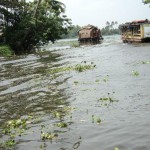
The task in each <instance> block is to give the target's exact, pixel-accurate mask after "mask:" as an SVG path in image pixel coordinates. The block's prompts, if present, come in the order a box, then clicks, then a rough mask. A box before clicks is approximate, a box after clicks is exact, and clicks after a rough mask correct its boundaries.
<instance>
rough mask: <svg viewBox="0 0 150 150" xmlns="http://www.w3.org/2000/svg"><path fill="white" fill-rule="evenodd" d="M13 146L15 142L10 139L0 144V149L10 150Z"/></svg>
mask: <svg viewBox="0 0 150 150" xmlns="http://www.w3.org/2000/svg"><path fill="white" fill-rule="evenodd" d="M15 145H16V141H15V140H14V139H12V138H10V139H8V140H7V141H5V142H2V143H0V148H3V149H10V148H12V147H13V146H15Z"/></svg>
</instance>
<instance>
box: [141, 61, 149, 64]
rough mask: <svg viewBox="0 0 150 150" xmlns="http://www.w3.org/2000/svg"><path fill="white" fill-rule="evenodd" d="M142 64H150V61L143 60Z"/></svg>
mask: <svg viewBox="0 0 150 150" xmlns="http://www.w3.org/2000/svg"><path fill="white" fill-rule="evenodd" d="M141 63H142V64H150V61H142V62H141Z"/></svg>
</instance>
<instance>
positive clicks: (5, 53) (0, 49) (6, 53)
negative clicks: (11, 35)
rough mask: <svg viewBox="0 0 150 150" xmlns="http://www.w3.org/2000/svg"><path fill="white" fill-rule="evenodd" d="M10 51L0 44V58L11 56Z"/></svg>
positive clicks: (7, 47)
mask: <svg viewBox="0 0 150 150" xmlns="http://www.w3.org/2000/svg"><path fill="white" fill-rule="evenodd" d="M12 53H13V52H12V50H11V48H10V47H9V46H8V45H4V44H3V45H2V44H0V56H11V55H12Z"/></svg>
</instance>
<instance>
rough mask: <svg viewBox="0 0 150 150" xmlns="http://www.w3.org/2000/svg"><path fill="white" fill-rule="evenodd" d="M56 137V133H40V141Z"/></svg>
mask: <svg viewBox="0 0 150 150" xmlns="http://www.w3.org/2000/svg"><path fill="white" fill-rule="evenodd" d="M56 137H58V134H57V133H44V132H43V133H42V134H41V139H42V140H52V139H53V138H56Z"/></svg>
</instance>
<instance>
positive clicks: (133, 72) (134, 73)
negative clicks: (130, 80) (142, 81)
mask: <svg viewBox="0 0 150 150" xmlns="http://www.w3.org/2000/svg"><path fill="white" fill-rule="evenodd" d="M132 75H133V76H139V75H140V74H139V72H138V71H135V70H133V71H132Z"/></svg>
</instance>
